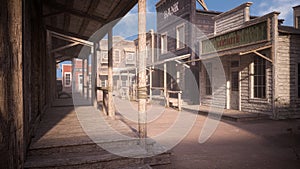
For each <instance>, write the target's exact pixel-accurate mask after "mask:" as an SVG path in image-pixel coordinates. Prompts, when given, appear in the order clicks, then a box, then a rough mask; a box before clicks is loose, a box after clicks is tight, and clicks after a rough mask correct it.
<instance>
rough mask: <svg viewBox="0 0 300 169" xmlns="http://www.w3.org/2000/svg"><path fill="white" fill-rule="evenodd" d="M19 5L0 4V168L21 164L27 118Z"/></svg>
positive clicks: (13, 2) (15, 1) (9, 0)
mask: <svg viewBox="0 0 300 169" xmlns="http://www.w3.org/2000/svg"><path fill="white" fill-rule="evenodd" d="M22 7H23V1H18V0H4V1H1V5H0V41H1V44H0V65H1V71H0V135H1V136H0V147H1V148H0V154H1V161H0V166H1V168H24V166H23V164H24V155H25V152H24V151H25V149H26V146H25V148H24V144H25V143H24V141H26V140H25V139H24V134H26V133H24V125H29V122H28V120H27V119H24V109H23V99H24V98H26V97H27V96H25V97H23V93H24V92H23V85H24V84H23V82H24V83H28V82H27V81H23V66H24V65H23V58H22V56H23V52H24V51H23V50H22V49H23V43H22V38H23V34H26V32H25V33H23V29H22V28H23V27H22V18H23V17H24V16H23V13H22V12H23V11H22ZM26 20H27V18H26ZM25 40H26V39H25ZM26 52H27V51H26ZM25 73H28V72H25ZM24 122H25V124H24ZM25 132H26V131H25Z"/></svg>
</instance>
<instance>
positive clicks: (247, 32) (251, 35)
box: [201, 21, 269, 55]
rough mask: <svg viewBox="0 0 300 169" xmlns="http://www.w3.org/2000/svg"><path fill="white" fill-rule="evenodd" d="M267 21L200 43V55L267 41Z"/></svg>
mask: <svg viewBox="0 0 300 169" xmlns="http://www.w3.org/2000/svg"><path fill="white" fill-rule="evenodd" d="M268 32H269V31H268V26H267V21H264V22H261V23H258V24H255V25H251V26H248V27H245V28H242V29H239V30H235V31H232V32H229V33H225V34H222V35H219V36H215V37H212V38H210V39H207V40H204V41H202V46H201V47H202V50H201V54H202V55H204V54H209V53H213V52H219V51H222V50H228V49H232V48H236V47H241V46H246V45H251V44H255V43H258V42H262V41H267V40H268Z"/></svg>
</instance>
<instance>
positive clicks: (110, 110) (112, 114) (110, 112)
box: [107, 28, 115, 118]
mask: <svg viewBox="0 0 300 169" xmlns="http://www.w3.org/2000/svg"><path fill="white" fill-rule="evenodd" d="M112 44H113V36H112V28H110V29H109V31H108V103H107V106H108V115H109V116H110V117H112V118H115V110H114V105H113V104H114V103H113V94H112V92H113V90H112V89H113V49H112Z"/></svg>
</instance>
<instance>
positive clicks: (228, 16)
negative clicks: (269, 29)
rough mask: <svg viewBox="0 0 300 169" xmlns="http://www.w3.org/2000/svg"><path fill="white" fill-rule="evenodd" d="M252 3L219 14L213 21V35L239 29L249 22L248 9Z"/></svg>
mask: <svg viewBox="0 0 300 169" xmlns="http://www.w3.org/2000/svg"><path fill="white" fill-rule="evenodd" d="M251 4H252V3H245V4H242V5H240V6H238V7H236V8H234V9H232V10H230V11H227V12H224V13H221V14H220V15H218V16H216V17H215V18H214V19H215V33H216V34H221V33H225V32H229V31H231V30H234V29H239V28H241V27H242V26H243V24H244V23H245V22H246V21H248V20H250V15H249V7H250V6H251Z"/></svg>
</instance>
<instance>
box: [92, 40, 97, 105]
mask: <svg viewBox="0 0 300 169" xmlns="http://www.w3.org/2000/svg"><path fill="white" fill-rule="evenodd" d="M92 51H93V55H92V99H91V101H92V104H93V105H94V107H95V108H97V43H94V47H93V48H92Z"/></svg>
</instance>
